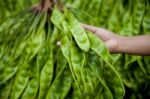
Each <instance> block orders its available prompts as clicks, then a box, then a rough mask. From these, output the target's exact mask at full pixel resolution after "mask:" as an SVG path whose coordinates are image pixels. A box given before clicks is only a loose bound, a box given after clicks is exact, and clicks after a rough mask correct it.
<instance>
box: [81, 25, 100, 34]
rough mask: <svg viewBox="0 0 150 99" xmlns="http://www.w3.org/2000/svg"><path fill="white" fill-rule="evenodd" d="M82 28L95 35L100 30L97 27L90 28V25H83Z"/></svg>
mask: <svg viewBox="0 0 150 99" xmlns="http://www.w3.org/2000/svg"><path fill="white" fill-rule="evenodd" d="M81 26H82V27H83V28H84V29H85V30H88V31H90V32H93V33H96V32H97V31H98V30H99V28H97V27H94V26H90V25H86V24H81Z"/></svg>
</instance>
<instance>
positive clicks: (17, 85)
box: [10, 63, 30, 99]
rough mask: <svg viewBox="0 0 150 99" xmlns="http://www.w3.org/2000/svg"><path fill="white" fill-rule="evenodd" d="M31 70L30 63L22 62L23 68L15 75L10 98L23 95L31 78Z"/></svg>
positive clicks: (15, 98) (16, 98)
mask: <svg viewBox="0 0 150 99" xmlns="http://www.w3.org/2000/svg"><path fill="white" fill-rule="evenodd" d="M29 72H30V69H29V64H27V63H24V64H22V66H21V68H20V69H19V71H18V73H17V74H16V76H15V81H14V86H13V90H12V92H11V97H10V99H18V98H19V97H20V96H21V94H22V92H23V90H24V89H25V87H26V85H27V82H28V79H29Z"/></svg>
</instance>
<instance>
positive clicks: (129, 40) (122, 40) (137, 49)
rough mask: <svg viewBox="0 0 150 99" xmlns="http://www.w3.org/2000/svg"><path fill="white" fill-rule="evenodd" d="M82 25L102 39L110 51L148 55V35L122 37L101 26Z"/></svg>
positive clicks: (149, 45)
mask: <svg viewBox="0 0 150 99" xmlns="http://www.w3.org/2000/svg"><path fill="white" fill-rule="evenodd" d="M82 27H83V28H84V29H85V30H88V31H90V32H93V33H94V34H95V35H97V36H98V37H99V38H100V39H101V40H102V41H104V43H105V44H106V46H107V47H108V49H109V51H110V52H111V53H127V54H133V55H150V35H143V36H134V37H123V36H119V35H116V34H114V33H113V32H111V31H108V30H105V29H103V28H98V27H94V26H90V25H85V24H82Z"/></svg>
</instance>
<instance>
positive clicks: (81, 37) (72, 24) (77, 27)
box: [66, 11, 90, 52]
mask: <svg viewBox="0 0 150 99" xmlns="http://www.w3.org/2000/svg"><path fill="white" fill-rule="evenodd" d="M66 14H68V17H69V23H68V27H69V30H70V31H71V33H72V35H73V37H74V39H75V41H76V43H77V45H78V46H79V48H81V49H82V50H83V51H85V52H88V51H89V48H90V42H89V39H88V36H87V34H86V32H85V30H84V29H83V28H82V27H81V24H80V22H78V20H77V19H75V18H74V16H73V14H71V13H69V12H68V11H66Z"/></svg>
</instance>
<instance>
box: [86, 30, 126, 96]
mask: <svg viewBox="0 0 150 99" xmlns="http://www.w3.org/2000/svg"><path fill="white" fill-rule="evenodd" d="M88 36H89V39H90V44H91V49H92V50H93V51H94V52H95V53H96V54H97V55H98V56H100V58H101V59H103V60H104V62H105V63H106V64H105V65H106V66H107V69H108V70H109V71H110V72H107V73H106V75H107V76H105V77H109V76H110V77H111V76H112V74H110V73H113V77H114V79H113V78H112V79H111V80H109V81H108V82H109V84H110V85H111V83H113V84H114V86H115V87H114V86H110V89H111V87H112V88H113V90H111V91H112V92H113V94H114V97H115V98H117V99H119V98H122V97H123V96H124V94H125V89H124V86H123V84H122V81H121V79H120V76H119V74H118V72H117V71H116V70H115V68H114V67H113V66H112V65H111V63H112V59H111V58H110V55H109V52H108V49H106V47H105V45H104V44H103V42H102V41H101V40H100V39H99V38H98V37H97V36H96V35H94V34H92V33H89V32H88ZM104 73H105V72H104ZM114 74H115V76H114Z"/></svg>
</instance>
